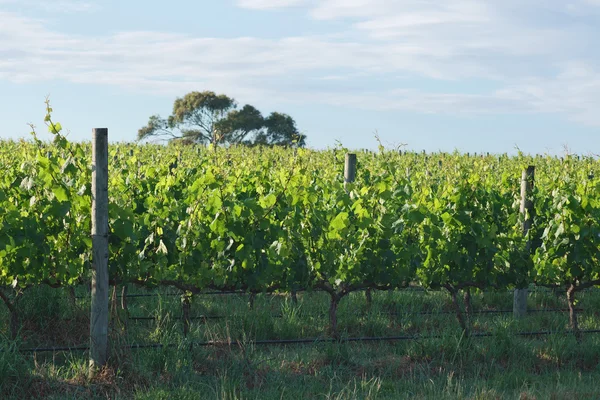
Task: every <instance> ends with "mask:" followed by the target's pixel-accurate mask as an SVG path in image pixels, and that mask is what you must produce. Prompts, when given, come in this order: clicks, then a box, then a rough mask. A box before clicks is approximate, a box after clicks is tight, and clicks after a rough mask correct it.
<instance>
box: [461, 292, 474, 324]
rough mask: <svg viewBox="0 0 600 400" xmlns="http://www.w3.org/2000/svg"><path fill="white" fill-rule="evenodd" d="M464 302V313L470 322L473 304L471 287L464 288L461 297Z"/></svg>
mask: <svg viewBox="0 0 600 400" xmlns="http://www.w3.org/2000/svg"><path fill="white" fill-rule="evenodd" d="M463 300H464V302H465V314H466V315H467V322H468V323H470V322H471V317H472V316H473V305H472V303H471V289H468V288H467V289H465V294H464V297H463Z"/></svg>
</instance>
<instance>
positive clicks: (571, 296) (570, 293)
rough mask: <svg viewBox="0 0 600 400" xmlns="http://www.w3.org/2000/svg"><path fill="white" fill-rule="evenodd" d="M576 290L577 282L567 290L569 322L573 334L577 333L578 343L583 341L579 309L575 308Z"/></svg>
mask: <svg viewBox="0 0 600 400" xmlns="http://www.w3.org/2000/svg"><path fill="white" fill-rule="evenodd" d="M576 290H577V286H575V284H571V286H569V289H568V290H567V302H568V303H569V323H570V324H571V329H572V330H573V334H574V335H575V339H576V340H577V343H581V331H580V330H579V324H578V323H577V311H576V310H575V291H576Z"/></svg>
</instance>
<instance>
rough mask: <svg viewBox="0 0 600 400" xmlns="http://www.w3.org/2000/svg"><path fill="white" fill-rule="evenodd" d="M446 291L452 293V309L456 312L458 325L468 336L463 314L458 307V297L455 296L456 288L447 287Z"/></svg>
mask: <svg viewBox="0 0 600 400" xmlns="http://www.w3.org/2000/svg"><path fill="white" fill-rule="evenodd" d="M447 289H448V291H449V292H450V294H451V295H452V304H453V305H454V310H455V312H456V319H457V320H458V323H459V324H460V327H461V328H462V330H463V332H464V334H465V336H466V337H469V327H468V325H467V323H466V321H465V318H464V315H463V313H462V311H461V309H460V304H458V298H457V291H456V289H454V288H452V289H450V288H447Z"/></svg>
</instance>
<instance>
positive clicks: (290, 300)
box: [0, 117, 600, 399]
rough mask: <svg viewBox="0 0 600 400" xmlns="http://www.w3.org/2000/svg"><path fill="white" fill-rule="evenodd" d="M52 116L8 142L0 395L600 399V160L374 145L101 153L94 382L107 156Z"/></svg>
mask: <svg viewBox="0 0 600 400" xmlns="http://www.w3.org/2000/svg"><path fill="white" fill-rule="evenodd" d="M48 121H49V127H50V131H51V132H52V133H53V135H54V140H53V142H52V143H48V142H42V141H40V140H38V139H37V138H34V140H33V141H31V142H26V141H19V142H14V141H3V142H0V144H1V145H0V169H1V170H2V171H3V174H2V175H1V176H0V208H1V209H2V213H1V214H0V298H1V300H2V302H3V303H4V305H5V307H3V308H2V311H0V312H2V313H3V314H2V318H3V319H2V320H3V324H2V333H3V339H2V348H1V349H0V350H2V351H1V352H0V357H1V358H0V377H2V380H1V383H0V384H1V385H2V387H1V389H0V390H1V391H2V395H3V397H7V398H10V397H13V398H22V397H35V396H37V395H40V394H43V395H44V396H46V397H52V396H54V397H56V398H89V397H91V396H97V397H99V398H103V397H109V398H131V397H137V398H173V397H175V398H185V397H186V396H187V397H189V398H197V397H198V396H199V394H198V393H200V395H201V396H204V397H205V398H215V397H217V398H261V399H262V398H290V397H298V398H315V397H316V398H319V397H324V398H415V397H416V398H419V397H421V398H444V397H445V398H519V397H520V398H551V395H555V396H557V397H556V398H561V397H563V398H564V397H568V398H572V397H576V398H582V397H585V396H588V397H590V398H594V397H597V393H594V390H595V389H594V386H595V385H594V382H595V381H596V380H597V374H598V371H597V369H598V361H599V359H598V355H599V354H600V346H599V345H598V343H597V342H598V339H597V337H598V335H596V334H595V333H596V331H597V330H598V329H599V328H600V327H599V326H598V325H599V323H598V317H597V311H596V310H598V307H597V306H598V303H599V302H600V295H599V294H598V292H596V287H597V286H599V285H600V226H599V225H598V221H600V163H598V161H597V160H596V159H595V158H593V157H580V156H576V155H565V157H563V158H556V157H551V156H534V157H533V156H527V155H524V154H518V155H516V156H513V157H509V156H507V155H505V154H499V155H494V154H485V155H481V154H480V155H465V154H459V153H454V154H448V153H436V154H421V153H414V152H405V151H398V150H389V149H384V148H383V147H382V148H380V149H379V151H378V152H371V151H360V152H357V159H358V163H357V164H356V168H357V171H356V176H355V177H352V179H351V178H349V175H346V176H345V173H344V170H345V168H346V159H347V157H348V156H347V154H348V153H349V150H348V149H344V148H342V147H338V148H335V149H330V150H326V151H313V150H307V149H295V148H288V149H284V148H262V147H229V148H224V147H223V148H214V147H201V146H177V145H173V146H159V145H133V144H112V145H110V147H109V149H108V155H109V158H108V159H109V166H108V200H109V205H108V211H107V215H105V216H106V217H107V219H108V226H107V228H108V235H107V236H105V238H106V239H107V240H108V257H109V259H108V272H109V280H110V285H111V287H112V288H113V289H114V296H115V300H114V301H112V302H111V319H110V325H109V326H107V327H106V328H105V329H106V330H105V331H104V332H106V331H107V330H108V332H109V343H110V345H111V348H110V354H111V356H110V357H111V358H110V360H109V362H108V366H107V368H106V369H105V370H103V371H102V373H101V374H99V375H97V376H95V377H93V379H89V380H88V379H87V374H86V372H87V370H88V355H87V350H88V349H87V343H88V342H89V332H90V317H89V315H90V311H89V310H90V304H89V300H90V294H89V292H88V289H86V288H89V283H90V281H91V276H92V273H91V271H92V239H91V237H90V225H91V220H92V219H91V213H92V211H91V208H92V207H91V203H92V188H91V179H92V178H91V177H92V169H93V168H97V167H93V168H92V163H91V159H90V153H91V148H90V147H91V146H90V144H89V143H70V142H69V141H68V140H67V139H66V137H64V136H62V135H61V133H60V126H59V125H56V124H53V123H52V122H51V119H50V117H48ZM350 175H351V174H350ZM103 254H106V253H103ZM124 288H127V290H128V292H127V293H126V294H127V295H126V296H125V297H124V298H125V299H127V301H125V302H121V301H120V300H119V299H118V297H117V295H118V294H121V293H125V292H124V291H123V290H125V289H124ZM523 288H530V290H531V293H529V297H528V298H526V301H527V302H528V303H529V304H527V308H528V309H529V313H528V315H526V316H521V318H516V317H515V316H513V314H512V307H513V291H514V290H515V289H523ZM229 291H239V292H242V294H223V293H224V292H229ZM207 292H216V293H220V294H211V295H209V294H207ZM142 294H143V295H144V296H141V295H142ZM150 294H152V296H145V295H150ZM105 304H106V303H105ZM517 304H518V302H517ZM127 315H129V316H130V317H132V318H127ZM201 316H202V317H201ZM194 317H197V318H194ZM517 317H518V315H517ZM95 321H97V320H95ZM95 326H96V327H99V325H97V324H96V325H95ZM100 328H101V329H100V331H101V330H102V329H104V328H103V327H101V326H100ZM282 340H288V342H283V343H282ZM274 342H277V343H274ZM55 346H58V347H59V348H63V349H56V348H54V347H55ZM65 346H66V347H69V348H68V349H67V350H68V351H64V347H65ZM49 347H52V348H53V349H49ZM92 353H93V351H92Z"/></svg>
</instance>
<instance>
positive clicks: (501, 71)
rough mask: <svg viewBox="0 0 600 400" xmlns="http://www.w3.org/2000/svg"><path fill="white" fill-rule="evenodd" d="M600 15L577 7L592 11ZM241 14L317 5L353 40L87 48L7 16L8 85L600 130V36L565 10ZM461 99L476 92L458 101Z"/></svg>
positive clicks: (459, 0) (329, 0)
mask: <svg viewBox="0 0 600 400" xmlns="http://www.w3.org/2000/svg"><path fill="white" fill-rule="evenodd" d="M2 1H6V0H0V4H1V2H2ZM591 1H592V0H577V1H573V2H571V5H576V6H577V7H578V8H579V9H580V10H584V9H586V10H587V9H589V8H590V7H592V6H591V5H590V4H589V3H590V2H591ZM594 1H596V0H594ZM238 4H239V5H240V6H243V7H247V8H259V9H261V8H262V9H266V8H277V7H291V6H302V5H304V7H305V10H306V13H307V15H310V16H312V17H313V18H316V19H317V20H320V21H324V22H323V23H325V24H327V23H328V22H327V21H329V20H346V19H348V21H349V24H350V25H349V26H350V28H349V29H347V30H344V31H343V32H340V33H339V34H337V35H335V34H334V35H327V36H326V35H322V36H318V35H313V36H303V37H284V38H281V39H260V38H256V37H240V38H231V39H225V38H207V37H194V36H190V35H185V34H179V33H168V32H151V31H148V32H139V31H138V32H121V33H118V34H113V35H106V36H97V37H83V36H72V35H67V34H64V33H62V32H61V31H60V30H59V29H58V28H50V27H48V25H46V24H45V22H44V21H42V20H36V19H31V18H26V17H23V16H21V15H17V14H15V13H9V12H2V11H0V21H2V24H0V60H2V61H0V79H4V80H10V81H14V82H32V81H46V80H63V81H68V82H76V83H83V84H106V85H118V86H121V87H124V88H127V89H129V90H134V91H143V92H154V93H164V94H168V95H173V96H174V95H182V94H183V93H185V92H186V91H189V90H203V89H212V90H217V91H222V92H226V93H228V94H231V95H233V96H234V97H236V98H238V99H239V100H240V101H244V102H246V101H248V102H254V101H257V100H261V99H267V98H268V99H271V100H274V99H275V100H277V101H282V102H286V101H288V102H289V101H294V102H307V103H324V104H334V105H342V106H349V107H353V108H358V109H361V108H362V109H365V108H371V109H378V110H410V111H416V112H422V113H442V114H443V113H448V114H460V115H473V114H486V113H558V114H562V115H566V116H568V117H569V118H571V119H573V120H576V121H578V122H581V123H585V124H590V125H596V126H600V114H598V113H597V112H596V110H597V109H598V108H599V107H600V57H599V56H598V54H595V53H593V52H590V49H593V48H594V47H592V46H593V44H594V43H595V41H596V37H597V36H598V33H599V32H598V31H597V30H595V28H594V27H591V26H590V25H589V24H583V23H579V22H578V18H579V17H577V16H573V15H572V13H571V14H570V11H569V9H568V8H567V7H566V6H565V5H560V4H557V3H550V4H548V3H546V2H542V0H531V1H529V2H520V1H517V0H506V1H504V2H498V1H492V0H480V1H475V0H447V1H445V2H443V3H440V2H434V1H432V0H429V1H424V0H420V1H417V0H403V1H393V0H368V1H367V0H322V1H320V2H312V1H301V0H288V1H275V0H271V1H269V0H254V1H251V0H240V1H239V2H238ZM557 16H561V17H564V18H562V19H559V20H560V21H561V23H556V21H555V20H553V19H552V18H555V19H556V18H558V17H557ZM567 16H570V18H567ZM586 18H590V17H589V16H587V17H586ZM597 22H598V21H597ZM407 77H410V78H414V79H415V80H420V81H422V82H425V83H426V84H427V86H428V89H427V90H425V89H424V88H422V89H415V87H419V83H416V84H415V85H414V86H410V87H411V88H409V87H408V86H407V85H406V82H407ZM374 80H378V81H384V82H385V84H384V85H382V86H383V89H381V90H375V89H373V88H371V85H373V81H374ZM436 80H437V81H436ZM438 81H439V82H438ZM480 81H486V82H488V83H491V84H490V85H489V86H490V87H491V89H487V90H483V89H478V88H477V87H476V86H477V85H478V82H480ZM422 82H421V83H422ZM446 82H455V83H456V84H455V85H454V90H443V89H437V87H439V85H436V83H442V84H443V83H446ZM442 86H443V85H442ZM461 86H462V87H464V90H462V91H461V90H458V89H456V88H457V87H461ZM473 93H476V94H473Z"/></svg>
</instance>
